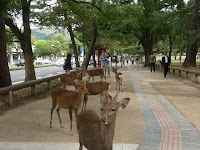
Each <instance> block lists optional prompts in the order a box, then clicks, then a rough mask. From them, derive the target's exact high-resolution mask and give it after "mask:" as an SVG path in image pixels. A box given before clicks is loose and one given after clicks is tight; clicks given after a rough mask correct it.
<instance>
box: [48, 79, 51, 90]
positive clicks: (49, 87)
mask: <svg viewBox="0 0 200 150" xmlns="http://www.w3.org/2000/svg"><path fill="white" fill-rule="evenodd" d="M47 88H48V90H51V80H49V81H47Z"/></svg>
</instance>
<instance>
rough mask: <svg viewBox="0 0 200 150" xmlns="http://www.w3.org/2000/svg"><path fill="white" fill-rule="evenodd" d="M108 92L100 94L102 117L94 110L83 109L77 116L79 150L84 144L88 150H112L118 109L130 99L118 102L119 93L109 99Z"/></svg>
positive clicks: (123, 106)
mask: <svg viewBox="0 0 200 150" xmlns="http://www.w3.org/2000/svg"><path fill="white" fill-rule="evenodd" d="M107 95H108V94H107V93H106V92H103V93H102V94H100V102H101V109H100V110H101V118H100V117H99V116H98V115H97V113H96V112H95V111H93V110H84V111H82V112H81V113H80V114H79V115H78V118H77V128H78V134H79V143H80V148H79V150H82V149H83V146H84V147H86V148H87V149H88V150H112V145H113V137H114V132H115V122H116V115H117V111H118V110H119V109H120V108H122V109H123V108H125V107H126V106H127V105H128V103H129V101H130V99H129V98H125V99H122V100H121V101H118V102H117V97H118V94H116V96H115V97H114V98H112V99H111V100H108V96H107Z"/></svg>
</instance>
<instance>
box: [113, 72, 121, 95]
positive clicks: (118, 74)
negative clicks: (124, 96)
mask: <svg viewBox="0 0 200 150" xmlns="http://www.w3.org/2000/svg"><path fill="white" fill-rule="evenodd" d="M117 69H118V68H112V72H114V73H115V79H116V90H117V83H118V84H119V91H120V90H121V91H122V92H123V89H122V79H123V74H122V73H121V72H117Z"/></svg>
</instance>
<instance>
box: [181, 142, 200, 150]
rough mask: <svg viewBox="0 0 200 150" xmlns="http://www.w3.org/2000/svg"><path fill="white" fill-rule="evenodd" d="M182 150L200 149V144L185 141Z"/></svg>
mask: <svg viewBox="0 0 200 150" xmlns="http://www.w3.org/2000/svg"><path fill="white" fill-rule="evenodd" d="M182 150H200V145H197V144H187V143H183V144H182Z"/></svg>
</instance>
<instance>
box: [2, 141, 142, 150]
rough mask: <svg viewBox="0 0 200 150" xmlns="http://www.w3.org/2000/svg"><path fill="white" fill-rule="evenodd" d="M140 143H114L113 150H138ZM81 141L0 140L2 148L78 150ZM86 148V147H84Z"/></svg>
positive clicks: (3, 149)
mask: <svg viewBox="0 0 200 150" xmlns="http://www.w3.org/2000/svg"><path fill="white" fill-rule="evenodd" d="M137 147H138V144H114V145H113V150H136V149H137ZM78 149H79V143H56V142H54V143H53V142H46V143H44V142H43V143H42V142H0V150H78ZM83 149H84V150H86V149H85V148H83Z"/></svg>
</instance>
